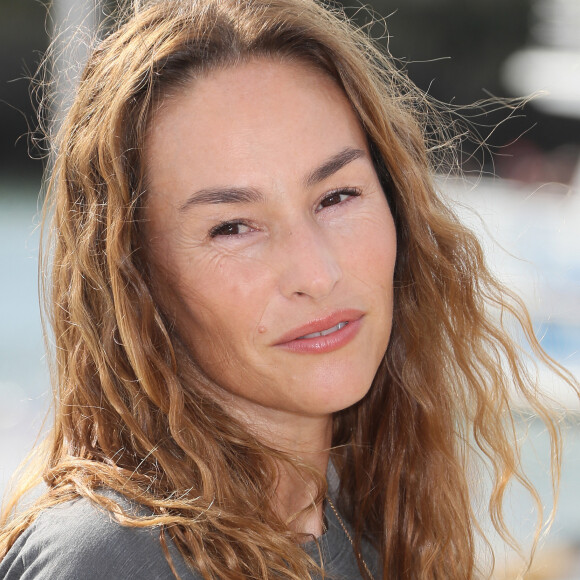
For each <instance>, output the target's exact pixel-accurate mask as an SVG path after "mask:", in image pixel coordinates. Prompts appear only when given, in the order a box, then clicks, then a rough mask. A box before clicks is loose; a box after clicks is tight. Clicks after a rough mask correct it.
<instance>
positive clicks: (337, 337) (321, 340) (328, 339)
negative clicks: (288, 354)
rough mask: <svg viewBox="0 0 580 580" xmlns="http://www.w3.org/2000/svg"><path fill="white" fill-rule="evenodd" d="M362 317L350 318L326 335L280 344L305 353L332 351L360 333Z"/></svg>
mask: <svg viewBox="0 0 580 580" xmlns="http://www.w3.org/2000/svg"><path fill="white" fill-rule="evenodd" d="M361 321H362V317H361V318H358V319H357V320H350V321H349V322H348V324H347V325H346V326H344V327H342V328H341V329H340V330H336V331H334V332H333V333H331V334H327V335H326V336H315V337H313V338H297V339H296V340H291V341H290V342H284V343H282V344H279V345H277V346H279V347H280V348H284V349H286V350H291V351H293V352H298V353H304V354H319V353H320V354H321V353H325V352H332V351H333V350H338V349H339V348H342V347H343V346H346V345H347V344H348V343H349V342H350V341H351V340H353V339H354V337H355V336H356V335H357V334H358V331H359V330H360V327H361Z"/></svg>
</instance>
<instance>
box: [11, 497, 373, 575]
mask: <svg viewBox="0 0 580 580" xmlns="http://www.w3.org/2000/svg"><path fill="white" fill-rule="evenodd" d="M109 493H112V492H109ZM112 497H114V499H116V500H117V501H119V503H120V504H121V505H122V507H123V508H125V509H127V508H128V509H129V511H130V510H131V505H130V504H129V502H128V501H127V500H126V499H125V498H123V497H122V496H118V495H113V496H112ZM325 515H326V520H327V525H328V530H327V531H326V532H325V533H324V534H323V535H322V536H320V538H318V541H319V544H320V548H321V550H320V551H321V552H322V559H323V563H324V569H325V571H326V574H327V576H328V577H329V578H333V579H336V580H355V579H356V580H361V579H362V580H367V578H364V577H361V575H360V572H359V569H358V566H357V564H356V559H355V557H354V553H353V548H352V545H351V543H350V541H349V539H348V538H347V536H346V534H345V532H344V530H343V528H342V526H341V524H340V522H339V521H338V519H337V517H336V515H335V514H334V512H333V511H332V509H331V508H330V507H329V506H326V508H325ZM343 521H344V518H343ZM349 532H350V533H351V537H352V532H351V531H350V528H349ZM168 545H169V551H170V554H171V556H172V559H173V563H174V565H175V568H176V569H177V572H178V573H179V575H180V576H181V578H182V580H201V576H200V575H199V574H196V573H195V572H193V571H192V570H191V569H190V568H189V567H188V566H187V565H186V563H185V561H184V559H183V558H182V556H181V554H180V553H179V552H178V551H177V549H176V547H175V545H174V544H173V543H172V542H171V541H170V540H169V538H168ZM304 550H305V551H306V552H307V553H308V554H309V555H310V556H312V558H313V559H314V560H315V561H316V562H317V563H318V564H320V559H319V549H318V546H317V545H316V543H315V542H314V541H312V542H308V543H307V544H305V545H304ZM363 558H364V560H365V562H366V564H367V566H368V567H369V568H370V570H371V571H372V573H373V574H374V577H375V578H378V577H379V575H378V556H377V553H376V551H375V550H374V549H373V548H372V547H371V546H370V545H368V544H364V545H363ZM0 578H1V579H2V580H17V579H19V580H20V579H22V580H32V579H34V580H54V579H58V580H79V579H83V580H105V579H116V578H118V579H123V580H133V579H134V580H160V579H165V578H167V579H168V580H172V579H173V578H174V576H173V574H172V572H171V570H170V568H169V565H168V564H167V560H166V559H165V556H164V554H163V550H162V548H161V544H160V542H159V530H155V529H151V528H130V527H127V526H122V525H120V524H119V523H117V522H116V521H115V520H114V519H113V518H112V516H111V515H110V514H109V513H108V512H106V511H104V510H103V509H101V508H99V507H97V506H95V505H93V504H92V503H91V502H90V501H89V500H87V499H84V498H79V499H76V500H73V501H69V502H66V503H63V504H61V505H59V506H56V507H53V508H50V509H47V510H46V511H44V512H43V513H41V515H40V516H39V517H38V518H37V519H36V521H35V522H34V523H33V524H32V525H31V526H30V527H29V528H28V529H27V530H26V531H25V532H24V533H23V534H22V535H21V536H20V537H19V538H18V540H17V541H16V542H15V543H14V545H13V546H12V548H11V549H10V551H9V552H8V554H7V555H6V557H5V558H4V559H3V560H2V561H1V562H0Z"/></svg>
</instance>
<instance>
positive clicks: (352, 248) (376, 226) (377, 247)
mask: <svg viewBox="0 0 580 580" xmlns="http://www.w3.org/2000/svg"><path fill="white" fill-rule="evenodd" d="M381 210H382V208H381ZM344 254H345V255H346V260H347V264H346V268H347V269H348V270H349V272H350V273H351V274H353V275H354V276H356V277H357V278H358V279H359V280H360V281H361V282H363V283H364V284H365V285H366V286H367V287H368V288H369V290H370V291H373V290H376V291H381V292H387V295H388V296H390V295H391V294H392V289H393V274H394V267H395V259H396V254H397V237H396V232H395V225H394V222H393V219H392V217H391V214H390V212H389V210H388V209H387V210H386V211H377V213H376V214H375V215H374V216H368V217H367V218H366V219H365V220H364V221H362V222H361V223H360V224H359V225H358V227H357V229H356V231H353V232H352V235H351V237H350V239H349V240H348V241H346V243H345V245H344Z"/></svg>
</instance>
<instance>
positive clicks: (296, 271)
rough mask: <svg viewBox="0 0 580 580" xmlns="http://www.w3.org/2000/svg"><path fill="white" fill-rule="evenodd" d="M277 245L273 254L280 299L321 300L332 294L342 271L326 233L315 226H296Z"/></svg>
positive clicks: (336, 253)
mask: <svg viewBox="0 0 580 580" xmlns="http://www.w3.org/2000/svg"><path fill="white" fill-rule="evenodd" d="M279 244H280V248H279V251H278V252H276V254H277V260H278V265H279V272H280V281H279V285H280V292H281V293H282V295H284V296H285V297H287V298H295V297H299V296H303V297H309V298H311V299H313V300H321V299H323V298H326V297H327V296H329V295H330V294H331V293H332V291H333V289H334V287H335V286H336V284H337V282H338V281H339V280H340V279H341V277H342V270H341V267H340V263H339V250H338V248H337V247H336V246H334V245H333V244H332V243H331V240H330V239H329V236H328V233H326V232H323V231H321V230H320V228H317V226H316V225H315V224H304V225H301V226H295V227H292V229H290V230H289V231H288V233H287V234H286V235H284V236H282V237H281V239H280V240H279Z"/></svg>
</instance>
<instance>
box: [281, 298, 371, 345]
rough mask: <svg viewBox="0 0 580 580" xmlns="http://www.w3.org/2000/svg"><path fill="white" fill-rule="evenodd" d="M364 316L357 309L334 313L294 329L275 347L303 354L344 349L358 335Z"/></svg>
mask: <svg viewBox="0 0 580 580" xmlns="http://www.w3.org/2000/svg"><path fill="white" fill-rule="evenodd" d="M363 316H364V313H363V312H362V311H360V310H355V309H345V310H339V311H336V312H333V313H332V314H330V315H329V316H325V317H323V318H318V319H315V320H313V321H311V322H309V323H307V324H305V325H303V326H300V327H297V328H294V329H293V330H291V331H290V332H288V333H286V334H285V335H284V336H282V337H281V338H280V339H279V340H278V341H277V342H276V343H275V345H274V346H278V347H282V348H285V349H288V350H292V351H295V352H303V353H322V352H329V351H332V350H336V349H339V348H342V347H343V346H345V345H346V344H348V343H349V342H350V341H351V340H352V339H353V338H354V337H355V336H356V335H357V334H358V331H359V329H360V326H361V321H362V318H363Z"/></svg>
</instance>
